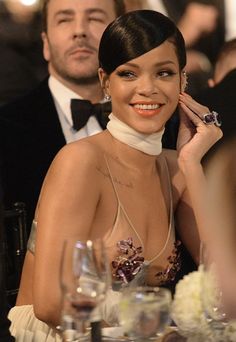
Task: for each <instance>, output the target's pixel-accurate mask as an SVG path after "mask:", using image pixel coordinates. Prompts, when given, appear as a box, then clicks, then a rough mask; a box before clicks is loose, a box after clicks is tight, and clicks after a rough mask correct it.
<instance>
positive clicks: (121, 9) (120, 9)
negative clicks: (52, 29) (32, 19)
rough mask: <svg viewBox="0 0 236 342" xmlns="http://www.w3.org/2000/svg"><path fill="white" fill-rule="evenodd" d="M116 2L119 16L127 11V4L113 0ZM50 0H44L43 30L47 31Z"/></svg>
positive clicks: (120, 0) (116, 10)
mask: <svg viewBox="0 0 236 342" xmlns="http://www.w3.org/2000/svg"><path fill="white" fill-rule="evenodd" d="M111 1H113V2H114V9H115V14H116V16H117V17H119V16H120V15H122V14H124V13H125V4H124V0H111ZM49 2H50V0H44V1H43V4H42V30H43V32H47V29H48V25H47V21H48V20H47V17H48V5H49Z"/></svg>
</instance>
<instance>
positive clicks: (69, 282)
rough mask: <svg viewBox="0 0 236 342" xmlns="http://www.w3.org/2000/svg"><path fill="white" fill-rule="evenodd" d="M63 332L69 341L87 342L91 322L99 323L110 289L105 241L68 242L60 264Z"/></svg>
mask: <svg viewBox="0 0 236 342" xmlns="http://www.w3.org/2000/svg"><path fill="white" fill-rule="evenodd" d="M60 278H61V288H62V292H63V296H62V297H63V303H62V322H61V323H62V324H61V325H62V331H63V336H64V339H65V340H66V341H74V340H79V341H83V340H88V339H89V329H88V327H89V326H90V322H91V321H95V322H96V321H99V320H100V316H99V315H100V314H99V304H100V303H101V301H102V300H103V299H104V298H105V295H106V292H107V289H108V288H109V286H110V282H111V276H110V267H109V263H108V260H107V257H106V249H105V247H104V244H103V241H102V240H101V239H97V240H94V241H91V240H88V241H86V242H82V241H76V242H75V241H66V242H65V245H64V249H63V253H62V262H61V271H60Z"/></svg>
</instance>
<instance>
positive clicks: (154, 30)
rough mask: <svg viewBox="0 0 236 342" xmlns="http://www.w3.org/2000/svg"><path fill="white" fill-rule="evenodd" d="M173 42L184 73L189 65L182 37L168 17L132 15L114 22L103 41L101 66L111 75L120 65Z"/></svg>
mask: <svg viewBox="0 0 236 342" xmlns="http://www.w3.org/2000/svg"><path fill="white" fill-rule="evenodd" d="M166 40H168V41H169V42H171V43H173V45H174V46H175V49H176V55H177V58H178V61H179V66H180V70H182V69H183V68H184V66H185V65H186V50H185V43H184V38H183V36H182V34H181V33H180V31H179V29H178V28H177V27H176V25H175V24H174V23H173V21H171V20H170V19H169V18H167V17H166V16H165V15H163V14H161V13H159V12H157V11H152V10H137V11H133V12H128V13H126V14H124V15H122V16H121V17H119V18H117V19H116V20H114V21H113V22H112V23H110V24H109V25H108V26H107V28H106V29H105V31H104V33H103V36H102V38H101V41H100V47H99V53H98V57H99V63H100V67H101V68H102V69H103V70H104V71H105V72H106V73H107V74H108V75H110V74H111V73H112V72H113V71H114V70H115V69H116V68H117V67H118V66H119V65H121V64H124V63H126V62H128V61H130V60H131V59H134V58H137V57H139V56H141V55H143V54H144V53H146V52H148V51H150V50H152V49H154V48H156V47H157V46H159V45H161V44H162V43H163V42H164V41H166Z"/></svg>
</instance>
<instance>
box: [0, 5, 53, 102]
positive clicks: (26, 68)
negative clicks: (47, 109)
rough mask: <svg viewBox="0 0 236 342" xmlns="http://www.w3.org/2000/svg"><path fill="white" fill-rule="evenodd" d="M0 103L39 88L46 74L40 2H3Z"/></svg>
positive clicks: (0, 40)
mask: <svg viewBox="0 0 236 342" xmlns="http://www.w3.org/2000/svg"><path fill="white" fill-rule="evenodd" d="M0 22H1V25H0V79H1V82H0V105H3V104H5V103H7V102H10V101H12V100H14V99H15V98H17V97H19V96H22V95H23V94H25V93H27V92H28V91H29V90H31V89H32V88H33V87H35V86H36V85H37V84H38V83H39V82H40V81H41V80H42V79H43V78H44V77H46V75H47V74H48V72H47V64H46V62H45V60H44V58H43V54H42V41H41V37H40V32H41V18H40V13H39V2H38V1H37V0H36V2H35V4H32V5H28V6H26V5H24V4H23V3H22V2H21V1H20V0H18V1H16V0H2V1H0Z"/></svg>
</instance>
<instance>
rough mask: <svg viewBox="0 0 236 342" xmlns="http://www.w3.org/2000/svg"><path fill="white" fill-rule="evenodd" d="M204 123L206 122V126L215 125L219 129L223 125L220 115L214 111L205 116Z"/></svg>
mask: <svg viewBox="0 0 236 342" xmlns="http://www.w3.org/2000/svg"><path fill="white" fill-rule="evenodd" d="M202 122H204V124H206V125H211V124H214V125H216V126H217V127H220V126H221V124H222V120H221V117H220V114H218V113H217V112H215V111H214V110H213V111H212V112H209V113H206V114H204V115H203V119H202Z"/></svg>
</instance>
